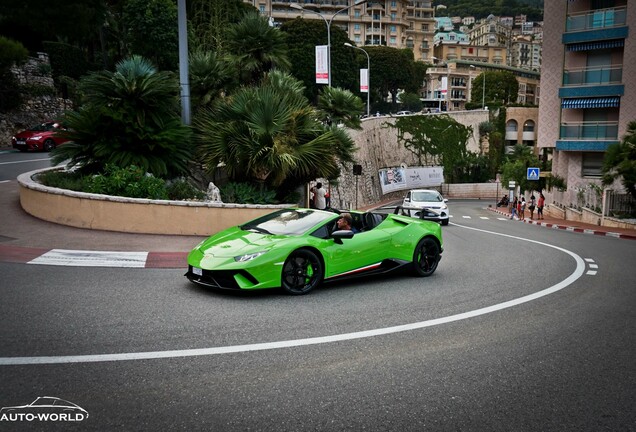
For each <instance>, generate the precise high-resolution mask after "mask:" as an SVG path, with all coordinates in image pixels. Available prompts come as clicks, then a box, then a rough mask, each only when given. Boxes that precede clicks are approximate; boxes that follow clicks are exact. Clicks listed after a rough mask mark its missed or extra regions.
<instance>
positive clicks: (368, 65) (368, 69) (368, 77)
mask: <svg viewBox="0 0 636 432" xmlns="http://www.w3.org/2000/svg"><path fill="white" fill-rule="evenodd" d="M345 46H347V47H349V48H354V49H357V50H360V51H362V52H363V53H364V54H365V55H366V56H367V118H368V117H369V116H370V109H371V102H370V101H371V98H370V97H369V95H370V94H371V59H370V58H369V53H368V52H367V51H366V50H364V49H362V48H360V47H357V46H355V45H351V44H350V43H349V42H345Z"/></svg>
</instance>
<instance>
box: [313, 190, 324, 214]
mask: <svg viewBox="0 0 636 432" xmlns="http://www.w3.org/2000/svg"><path fill="white" fill-rule="evenodd" d="M313 192H314V205H315V206H316V208H317V209H319V210H324V209H325V208H327V200H326V199H325V194H326V193H327V191H326V190H325V189H324V188H323V187H322V183H317V184H316V187H315V188H314V189H313Z"/></svg>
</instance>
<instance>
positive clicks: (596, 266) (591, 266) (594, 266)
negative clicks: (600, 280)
mask: <svg viewBox="0 0 636 432" xmlns="http://www.w3.org/2000/svg"><path fill="white" fill-rule="evenodd" d="M590 268H591V269H597V268H598V264H590Z"/></svg>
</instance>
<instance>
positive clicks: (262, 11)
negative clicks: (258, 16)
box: [258, 4, 265, 14]
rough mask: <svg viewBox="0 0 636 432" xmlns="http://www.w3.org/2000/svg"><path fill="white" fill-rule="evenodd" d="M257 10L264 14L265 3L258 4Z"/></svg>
mask: <svg viewBox="0 0 636 432" xmlns="http://www.w3.org/2000/svg"><path fill="white" fill-rule="evenodd" d="M258 10H260V11H261V13H262V14H264V13H265V5H264V4H262V5H258Z"/></svg>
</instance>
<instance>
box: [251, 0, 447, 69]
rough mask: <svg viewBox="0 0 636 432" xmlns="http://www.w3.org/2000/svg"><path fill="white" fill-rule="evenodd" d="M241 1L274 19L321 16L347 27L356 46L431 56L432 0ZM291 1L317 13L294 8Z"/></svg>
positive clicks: (283, 19)
mask: <svg viewBox="0 0 636 432" xmlns="http://www.w3.org/2000/svg"><path fill="white" fill-rule="evenodd" d="M243 1H245V2H246V3H250V4H252V5H253V6H254V7H256V8H257V9H258V10H259V11H260V13H261V14H262V15H264V16H267V17H269V18H271V19H272V20H273V21H274V23H278V24H280V23H282V22H284V21H287V20H291V19H295V18H297V17H299V16H301V17H303V18H305V19H316V20H324V21H325V22H326V23H327V22H330V23H331V26H337V27H339V28H341V29H342V30H344V31H346V32H347V34H348V35H349V39H350V40H352V41H353V42H355V44H356V45H358V46H364V45H386V46H389V47H393V48H408V49H411V50H412V51H413V55H414V58H415V60H423V61H430V57H431V56H432V51H433V36H434V34H435V20H434V18H433V7H432V1H431V0H382V1H378V0H370V1H368V2H366V3H363V4H360V5H357V6H354V3H355V2H354V0H295V1H293V0H243ZM292 3H296V4H298V5H300V6H302V7H303V8H305V9H308V10H312V11H314V12H317V13H312V12H305V11H301V10H298V9H293V8H292V7H291V6H290V5H291V4H292ZM343 9H345V10H343Z"/></svg>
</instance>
